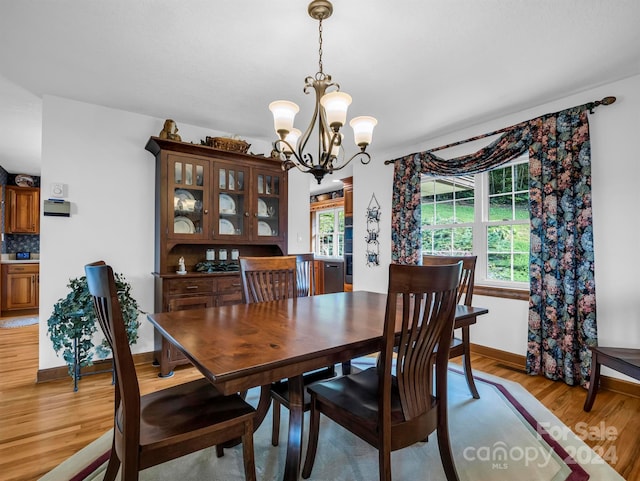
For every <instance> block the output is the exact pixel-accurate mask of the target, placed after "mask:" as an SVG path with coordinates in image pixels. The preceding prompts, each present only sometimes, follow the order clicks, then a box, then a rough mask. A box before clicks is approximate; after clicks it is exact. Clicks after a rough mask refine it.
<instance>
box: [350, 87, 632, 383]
mask: <svg viewBox="0 0 640 481" xmlns="http://www.w3.org/2000/svg"><path fill="white" fill-rule="evenodd" d="M609 95H613V96H615V97H617V102H616V103H615V104H613V105H610V106H601V107H599V108H597V109H596V110H595V113H594V114H593V115H590V116H589V122H590V126H591V147H592V163H593V167H592V176H593V178H592V182H593V186H592V187H593V192H592V194H593V219H594V242H595V257H596V296H597V300H596V302H597V315H598V335H599V342H600V344H601V345H615V346H621V347H635V348H638V347H640V310H638V309H637V300H636V299H637V298H636V297H635V296H637V295H638V294H639V293H638V287H637V283H636V280H635V275H636V273H637V272H638V271H639V270H640V256H638V255H637V249H638V238H639V236H640V221H639V220H638V215H637V212H636V211H637V207H636V206H637V203H638V198H637V195H636V194H635V192H636V190H637V189H638V182H639V179H640V160H639V156H638V153H637V151H638V147H637V139H638V127H639V126H640V76H635V77H631V78H628V79H626V80H623V81H619V82H615V83H612V84H608V85H604V86H601V87H598V88H595V89H592V90H589V91H585V92H581V93H578V94H575V95H572V96H570V97H566V98H562V99H558V100H557V101H554V102H550V103H547V104H544V105H541V106H539V107H536V108H533V109H528V110H526V111H523V112H519V113H517V114H514V115H509V116H505V117H502V118H498V119H495V120H493V121H491V122H485V123H482V124H480V125H476V126H474V127H472V128H467V129H464V130H460V131H458V132H455V133H452V134H450V135H447V136H443V137H439V138H436V139H432V140H430V141H429V142H425V143H423V144H419V145H414V146H403V147H402V148H401V149H397V150H395V151H389V152H376V151H375V150H372V154H373V155H372V157H373V160H372V163H371V164H369V165H368V166H362V165H358V164H357V165H356V166H355V167H354V289H355V290H373V291H378V292H384V291H385V290H386V286H387V266H388V264H389V262H390V238H391V223H390V214H391V212H390V209H391V186H392V177H393V167H392V166H391V165H389V166H385V165H384V164H383V161H384V160H386V159H394V158H397V157H401V156H403V155H407V154H410V153H414V152H420V151H423V150H427V149H429V148H435V147H437V146H441V145H445V144H448V143H451V142H455V141H458V140H462V139H467V138H470V137H473V136H476V135H479V134H483V133H485V132H492V131H494V130H498V129H500V128H503V127H507V126H509V125H513V124H516V123H518V122H521V121H523V120H527V119H531V118H535V117H538V116H540V115H543V114H545V113H549V112H555V111H558V110H562V109H565V108H569V107H572V106H574V105H580V104H583V103H586V102H590V101H594V100H600V99H602V98H603V97H606V96H609ZM426 114H427V115H428V112H427V113H426ZM383 120H384V119H383ZM377 128H380V129H382V128H384V123H383V122H380V125H379V126H378V127H377ZM372 147H374V145H372ZM374 192H375V195H376V198H377V199H378V200H379V202H380V204H381V205H382V220H381V227H382V231H381V240H382V243H381V252H383V255H382V257H381V265H380V266H379V267H367V266H366V263H365V259H364V252H365V250H366V243H365V241H364V235H365V224H364V219H363V217H362V216H364V213H365V212H366V207H367V205H368V203H369V200H370V198H371V195H372V193H374ZM474 303H475V304H478V305H482V306H486V307H488V308H489V309H490V313H489V314H488V315H486V316H482V318H480V320H479V322H478V324H477V325H476V326H474V328H473V329H472V330H471V331H472V332H471V340H472V342H474V343H478V344H481V345H485V346H489V347H493V348H496V349H501V350H504V351H508V352H512V353H515V354H520V355H524V354H525V353H526V345H527V312H528V303H527V302H526V301H513V300H507V299H498V298H491V297H482V296H474ZM603 373H604V374H606V375H610V376H614V377H619V378H623V379H627V380H630V378H627V377H626V376H622V375H620V374H619V373H616V372H614V371H611V370H609V369H606V368H603Z"/></svg>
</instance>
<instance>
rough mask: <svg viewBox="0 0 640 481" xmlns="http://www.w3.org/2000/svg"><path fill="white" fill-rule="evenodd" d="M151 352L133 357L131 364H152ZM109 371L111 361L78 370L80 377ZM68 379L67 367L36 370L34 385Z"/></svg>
mask: <svg viewBox="0 0 640 481" xmlns="http://www.w3.org/2000/svg"><path fill="white" fill-rule="evenodd" d="M153 360H154V353H153V352H142V353H140V354H134V355H133V362H134V363H135V364H143V363H147V362H153ZM107 369H111V359H100V360H99V361H95V362H94V363H93V364H92V365H91V366H85V367H83V368H82V369H81V370H80V373H81V374H82V375H86V374H92V373H96V372H99V371H104V370H107ZM68 377H69V368H68V367H67V366H58V367H51V368H48V369H38V374H37V376H36V383H41V382H48V381H57V380H59V379H66V378H68Z"/></svg>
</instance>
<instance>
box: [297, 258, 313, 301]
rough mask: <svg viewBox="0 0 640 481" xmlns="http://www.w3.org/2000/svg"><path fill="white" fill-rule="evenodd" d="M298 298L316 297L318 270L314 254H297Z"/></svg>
mask: <svg viewBox="0 0 640 481" xmlns="http://www.w3.org/2000/svg"><path fill="white" fill-rule="evenodd" d="M296 267H297V272H296V275H297V278H298V297H306V296H315V294H316V280H315V279H316V269H315V262H314V256H313V253H309V254H297V255H296Z"/></svg>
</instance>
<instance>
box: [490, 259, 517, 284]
mask: <svg viewBox="0 0 640 481" xmlns="http://www.w3.org/2000/svg"><path fill="white" fill-rule="evenodd" d="M488 267H489V268H488V270H487V277H488V278H489V279H493V280H496V281H510V280H511V254H489V255H488Z"/></svg>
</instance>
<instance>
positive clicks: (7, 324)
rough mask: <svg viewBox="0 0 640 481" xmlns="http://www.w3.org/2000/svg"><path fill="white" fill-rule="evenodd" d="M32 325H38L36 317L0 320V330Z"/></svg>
mask: <svg viewBox="0 0 640 481" xmlns="http://www.w3.org/2000/svg"><path fill="white" fill-rule="evenodd" d="M34 324H38V318H37V317H14V318H11V319H0V328H14V327H24V326H33V325H34Z"/></svg>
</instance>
